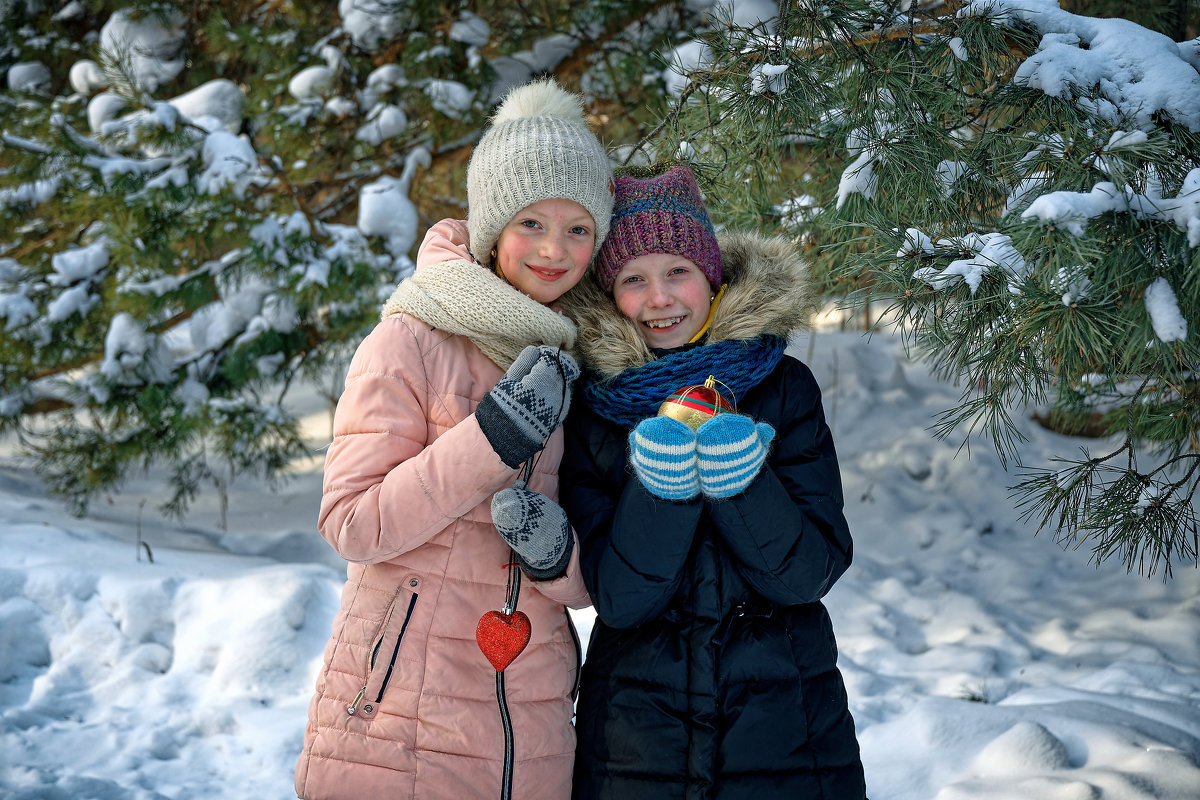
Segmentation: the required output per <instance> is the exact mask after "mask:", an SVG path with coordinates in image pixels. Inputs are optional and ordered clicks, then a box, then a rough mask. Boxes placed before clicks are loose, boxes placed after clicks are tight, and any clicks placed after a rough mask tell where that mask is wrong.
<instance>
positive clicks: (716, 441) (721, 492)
mask: <svg viewBox="0 0 1200 800" xmlns="http://www.w3.org/2000/svg"><path fill="white" fill-rule="evenodd" d="M773 438H775V429H774V428H772V427H771V426H770V425H768V424H767V423H765V422H760V423H758V424H757V425H756V424H755V423H754V420H752V419H750V418H749V417H747V416H743V415H741V414H718V415H717V416H715V417H713V418H712V419H710V420H709V421H708V422H706V423H704V424H703V425H701V426H700V429H699V430H697V431H696V462H697V467H698V468H699V472H700V491H701V492H703V493H704V494H705V495H706V496H707V497H718V498H719V497H733V496H734V495H735V494H740V493H741V492H744V491H745V490H746V487H747V486H749V485H750V482H751V481H753V480H754V477H755V476H756V475H758V471H759V470H760V469H762V465H763V462H765V461H766V460H767V447H768V446H769V445H770V444H771V440H772V439H773Z"/></svg>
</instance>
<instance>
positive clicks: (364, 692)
mask: <svg viewBox="0 0 1200 800" xmlns="http://www.w3.org/2000/svg"><path fill="white" fill-rule="evenodd" d="M366 695H367V687H366V686H364V687H362V688H361V689H359V690H358V695H357V696H356V697H355V698H354V702H353V703H351V704H350V705H348V706H346V713H347V714H349V715H350V716H352V717H353V716H354V712H355V711H358V704H359V703H361V702H362V699H363V698H364V697H366Z"/></svg>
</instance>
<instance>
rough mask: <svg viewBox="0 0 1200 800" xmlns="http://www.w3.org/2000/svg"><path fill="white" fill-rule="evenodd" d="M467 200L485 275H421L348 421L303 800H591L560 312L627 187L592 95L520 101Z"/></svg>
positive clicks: (549, 86) (360, 372)
mask: <svg viewBox="0 0 1200 800" xmlns="http://www.w3.org/2000/svg"><path fill="white" fill-rule="evenodd" d="M467 191H468V220H467V226H466V227H467V229H468V232H469V241H471V242H472V243H474V244H475V245H476V249H475V251H474V257H473V258H472V259H470V260H468V259H464V258H461V257H457V256H456V255H455V254H452V253H442V254H438V253H437V252H432V251H431V252H430V253H427V254H426V256H425V257H424V258H421V259H418V265H417V269H416V271H415V272H414V274H413V275H412V276H411V277H410V278H408V279H406V280H404V281H402V282H401V283H400V285H399V286H398V287H397V289H396V291H395V293H394V294H393V295H392V297H391V298H390V299H389V300H388V302H387V303H386V304H385V306H384V309H383V318H382V320H381V321H380V323H379V324H378V325H377V326H376V327H375V329H374V330H373V331H372V332H371V334H370V335H369V336H367V338H366V339H365V340H364V341H363V342H362V344H361V345H360V346H359V348H358V351H357V352H356V354H355V356H354V360H353V362H352V363H351V365H350V369H349V373H348V374H347V376H346V386H345V392H344V393H343V395H342V397H341V399H340V401H339V402H338V407H337V412H336V414H335V418H334V439H333V442H332V444H331V445H330V446H329V450H328V453H327V455H326V461H325V478H324V488H323V494H322V498H321V510H320V517H319V519H318V526H319V528H320V531H321V534H322V535H323V536H324V537H325V538H326V539H327V540H328V541H329V543H330V544H331V545H333V547H334V548H335V549H336V550H337V552H338V553H339V554H340V555H341V556H342V557H343V558H345V559H346V560H347V561H348V562H349V567H348V570H347V572H348V577H347V581H346V585H345V588H344V590H343V592H342V606H341V610H340V611H339V612H338V614H337V616H336V617H335V619H334V622H333V635H332V637H331V638H330V640H329V643H328V644H327V645H326V648H325V655H324V664H323V667H322V669H321V672H320V674H319V675H318V677H317V686H316V693H315V695H314V696H313V699H312V702H311V704H310V707H309V719H308V726H307V728H306V731H305V737H304V751H303V753H302V755H301V756H300V761H299V764H298V765H297V768H296V794H297V796H298V797H301V798H305V799H306V800H333V799H336V798H354V799H355V800H365V799H366V798H372V799H374V798H385V797H386V798H421V800H436V799H437V798H447V799H448V800H450V799H452V800H469V799H470V798H480V800H497V798H501V799H503V798H509V797H512V798H520V800H536V799H537V798H546V800H566V798H569V797H570V794H571V786H570V784H571V771H572V765H573V757H574V750H575V735H574V729H573V727H572V724H571V715H572V704H573V699H574V693H575V689H576V685H577V680H578V672H579V662H580V646H579V641H578V638H577V636H576V633H575V630H574V628H573V626H572V624H571V620H570V617H569V616H568V613H567V608H568V607H571V608H582V607H584V606H587V605H588V604H589V600H588V596H587V592H586V590H585V589H584V585H583V581H582V579H581V577H580V574H579V558H578V548H577V547H576V546H575V540H574V534H573V533H572V531H571V530H570V528H569V526H568V525H567V522H566V517H565V515H564V514H563V512H562V509H561V508H559V507H558V505H557V504H556V503H555V502H554V501H555V499H556V498H557V492H558V482H557V471H558V462H559V459H560V457H561V454H562V431H561V428H560V423H561V421H562V419H563V418H564V417H565V416H566V413H567V408H568V405H569V399H570V396H571V384H572V382H573V381H574V379H575V378H576V377H577V376H578V374H579V372H578V368H577V367H576V366H575V363H574V361H572V360H571V357H570V356H569V355H567V353H566V351H568V350H570V349H571V348H572V346H573V345H574V341H575V327H574V325H573V324H572V323H571V322H570V320H568V319H567V318H566V317H564V316H562V315H560V314H558V313H556V312H555V311H554V310H552V309H551V308H550V307H549V304H550V303H552V302H554V301H555V300H557V299H558V298H559V297H560V296H561V295H562V294H563V293H564V292H566V291H567V290H568V289H570V288H571V287H572V286H574V285H575V284H576V283H577V282H578V281H579V279H580V278H581V277H582V276H583V273H584V271H585V270H586V269H587V266H588V264H589V262H590V261H591V259H592V257H593V256H594V255H595V254H596V252H597V251H598V250H599V247H600V245H601V243H602V242H603V241H604V237H605V235H606V234H607V232H608V225H609V217H610V214H611V212H612V203H613V194H612V172H611V168H610V164H609V161H608V158H607V156H606V154H605V153H604V150H603V148H602V147H601V146H600V143H599V141H597V139H596V137H595V136H594V135H593V134H592V133H591V131H589V130H588V128H587V125H586V122H585V121H584V119H583V114H582V106H581V103H580V101H579V99H578V98H577V97H576V96H574V95H572V94H568V93H566V92H564V91H563V90H561V89H560V88H558V87H557V86H556V85H555V84H554V83H553V82H550V81H543V82H537V83H533V84H530V85H527V86H524V87H520V88H518V89H516V90H514V91H513V92H511V93H510V94H509V95H508V97H507V98H506V99H505V101H504V103H503V104H502V105H501V107H500V109H499V110H498V112H497V114H496V116H495V118H494V119H493V122H492V125H491V127H490V128H489V129H488V130H487V132H486V133H485V134H484V135H483V137H482V138H481V139H480V141H479V144H478V145H477V146H476V148H475V151H474V154H473V155H472V158H471V162H470V165H469V167H468V171H467ZM443 237H445V234H443ZM462 238H466V236H465V234H464V235H463V237H462ZM432 250H433V251H436V248H433V249H432ZM439 258H441V259H446V258H448V259H449V260H439Z"/></svg>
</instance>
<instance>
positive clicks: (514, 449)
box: [475, 345, 579, 469]
mask: <svg viewBox="0 0 1200 800" xmlns="http://www.w3.org/2000/svg"><path fill="white" fill-rule="evenodd" d="M578 377H579V367H578V366H576V364H575V359H573V358H571V356H569V355H567V354H566V353H563V352H560V351H559V350H556V349H555V348H553V347H548V346H547V345H540V346H535V345H529V346H528V347H526V348H525V349H524V350H522V351H521V354H520V355H519V356H517V360H516V361H514V362H513V363H512V366H511V367H509V368H508V372H506V373H504V377H503V378H501V379H500V380H498V381H496V385H495V386H493V387H492V390H491V391H490V392H488V393H487V394H486V395H484V396H483V399H482V400H480V401H479V405H478V406H476V408H475V419H476V421H478V422H479V427H480V428H481V429H483V435H484V436H486V437H487V440H488V442H490V443H491V445H492V449H493V450H495V451H496V453H497V455H499V456H500V460H501V461H503V462H504V463H505V464H507V465H508V466H510V467H512V468H513V469H516V468H517V467H519V466H521V464H522V463H524V462H525V461H527V460H528V459H529V458H530V456H532V455H533V454H534V453H536V452H537V451H538V450H541V449H542V446H543V445H544V444H545V443H546V440H547V439H549V438H550V434H552V433H554V431H555V429H556V428H558V426H559V424H560V423H561V422H562V421H563V420H564V419H565V418H566V416H567V408H568V407H569V406H570V403H571V384H572V383H574V381H575V379H576V378H578Z"/></svg>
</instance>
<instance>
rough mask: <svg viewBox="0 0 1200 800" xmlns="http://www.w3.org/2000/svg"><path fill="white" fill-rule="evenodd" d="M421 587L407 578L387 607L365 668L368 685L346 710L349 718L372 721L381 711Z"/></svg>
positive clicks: (416, 581) (414, 579)
mask: <svg viewBox="0 0 1200 800" xmlns="http://www.w3.org/2000/svg"><path fill="white" fill-rule="evenodd" d="M419 585H420V580H419V579H418V578H415V577H413V578H406V579H405V580H404V583H403V585H402V588H401V590H400V591H399V592H397V593H396V597H395V598H394V599H393V600H392V603H391V605H390V606H388V610H387V613H386V614H385V615H384V617H383V624H382V625H380V627H379V632H378V633H377V634H376V635H375V637H374V639H373V640H372V642H371V649H370V651H369V658H368V661H367V665H366V666H367V668H366V675H367V680H366V683H364V684H363V687H362V689H360V690H359V692H358V696H357V697H355V698H354V702H353V703H351V704H350V705H349V706H347V707H346V713H347V714H350V715H351V716H354V715H358V716H360V717H364V718H366V719H370V718H372V717H374V716H375V714H376V713H377V712H378V711H379V704H380V703H382V702H383V697H384V694H386V693H387V688H388V684H389V683H390V682H391V680H392V676H393V673H394V672H395V670H396V668H397V664H396V659H397V658H398V657H399V655H400V647H401V646H402V645H403V644H404V634H405V631H407V630H408V623H409V621H410V620H412V615H413V611H414V609H416V607H417V598H418V596H419V595H418V593H417V591H416V589H417V587H418V586H419ZM405 589H410V591H405Z"/></svg>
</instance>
